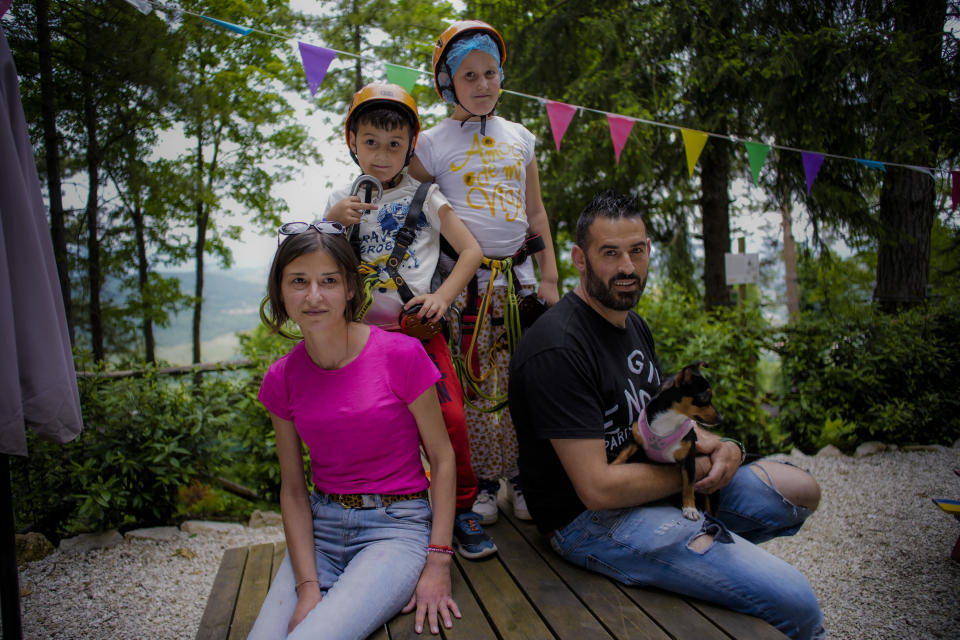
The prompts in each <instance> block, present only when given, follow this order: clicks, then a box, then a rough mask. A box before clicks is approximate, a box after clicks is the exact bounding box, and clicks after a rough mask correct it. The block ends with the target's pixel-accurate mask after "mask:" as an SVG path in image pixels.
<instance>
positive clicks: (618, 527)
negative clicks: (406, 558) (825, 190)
mask: <svg viewBox="0 0 960 640" xmlns="http://www.w3.org/2000/svg"><path fill="white" fill-rule="evenodd" d="M571 258H572V260H573V264H574V266H575V267H576V268H577V270H578V271H579V272H580V283H579V285H578V286H577V287H576V289H575V290H574V291H573V292H571V293H568V294H567V295H566V296H564V297H563V299H561V300H560V302H559V303H558V304H557V305H555V306H554V307H553V308H551V309H550V310H549V311H547V313H545V314H544V315H543V316H541V318H540V319H539V320H537V322H536V324H535V325H534V326H533V327H531V328H530V329H528V330H527V331H526V332H525V334H524V336H523V339H522V340H521V342H520V346H519V348H518V350H517V352H516V353H515V354H514V356H513V359H512V361H511V366H510V386H509V400H510V412H511V414H512V417H513V422H514V425H515V427H516V430H517V438H518V442H519V448H520V457H519V467H520V485H521V488H522V490H523V493H524V496H525V497H526V501H527V507H528V508H529V510H530V515H531V516H532V517H533V520H534V521H535V523H536V525H537V528H538V529H539V530H540V532H541V533H543V534H545V535H547V536H548V537H549V539H550V544H551V546H552V547H553V549H554V550H555V551H556V552H557V553H559V554H560V555H561V556H563V557H564V558H566V559H567V560H569V561H570V562H573V563H574V564H578V565H580V566H583V567H585V568H588V569H591V570H594V571H598V572H601V573H604V574H606V575H609V576H611V577H613V578H615V579H617V580H620V581H621V582H624V583H626V584H639V585H655V586H658V587H660V588H664V589H669V590H672V591H677V592H679V593H684V594H686V595H690V596H694V597H698V598H702V599H705V600H709V601H712V602H716V603H718V604H721V605H724V606H727V607H729V608H731V609H734V610H737V611H742V612H745V613H749V614H752V615H756V616H760V617H762V618H764V619H765V620H767V621H768V622H770V623H771V624H773V625H774V626H776V627H777V628H779V629H780V630H781V631H783V632H784V633H786V634H787V635H788V636H790V637H792V638H817V637H822V635H823V633H824V631H823V626H822V623H823V616H822V614H821V612H820V607H819V605H818V604H817V600H816V597H815V596H814V594H813V591H812V589H811V588H810V585H809V583H808V582H807V580H806V578H804V576H803V575H802V574H801V573H800V572H799V571H797V570H796V569H795V568H793V567H791V566H790V565H789V564H787V563H785V562H783V561H782V560H779V559H778V558H776V557H774V556H772V555H769V554H767V553H766V552H764V551H762V550H760V549H759V547H757V546H756V543H759V542H763V541H765V540H768V539H770V538H772V537H774V536H780V535H792V534H793V533H795V532H796V531H797V530H799V529H800V527H801V526H802V524H803V522H804V520H805V519H806V518H807V517H808V516H809V515H810V513H812V511H813V510H814V509H815V508H816V506H817V504H818V502H819V498H820V491H819V486H818V485H817V483H816V481H815V480H814V479H813V478H812V477H811V476H810V475H809V474H807V473H806V472H804V471H802V470H800V469H797V468H796V467H793V466H791V465H788V464H785V463H781V462H776V461H773V460H760V461H758V462H755V463H752V464H750V465H747V466H743V467H741V466H740V465H741V462H742V450H741V448H740V446H739V445H738V444H737V443H736V442H731V441H722V440H721V439H720V437H719V436H717V435H716V434H713V433H710V432H707V431H704V430H702V429H700V428H699V427H696V428H697V437H698V440H697V454H698V455H697V483H696V485H695V488H696V489H697V491H699V492H701V493H710V494H714V501H715V503H716V504H717V505H718V506H717V509H718V511H717V517H716V518H713V517H711V516H709V515H707V514H704V516H703V517H702V518H701V519H700V520H698V521H692V520H688V519H686V518H684V517H683V516H682V515H681V512H680V509H679V505H678V504H674V503H673V502H672V501H670V500H669V498H670V497H671V496H674V495H675V494H677V493H678V492H679V491H680V473H679V471H678V467H677V466H676V465H667V464H653V463H648V462H643V461H641V462H628V463H626V464H619V465H611V464H609V462H610V461H611V460H612V459H613V458H614V457H615V456H616V453H617V452H618V450H619V449H620V448H621V446H622V445H623V444H624V443H625V442H626V441H627V440H628V439H630V438H631V437H632V436H631V433H630V429H631V425H632V424H633V423H634V422H635V421H636V420H637V417H638V415H639V413H640V411H641V410H642V409H643V407H644V406H645V405H646V403H647V401H648V400H649V399H650V397H651V396H652V395H653V394H654V393H656V392H657V390H658V389H659V388H660V384H661V380H662V378H663V376H662V373H661V371H660V366H659V363H658V361H657V356H656V351H655V348H654V341H653V335H652V334H651V331H650V328H649V327H648V326H647V324H646V322H644V320H643V319H642V318H641V317H640V316H639V315H637V313H636V312H634V311H633V308H634V307H635V306H636V305H637V302H638V301H639V300H640V296H641V295H642V294H643V290H644V287H645V285H646V280H647V270H648V267H649V260H650V240H649V239H648V238H647V233H646V227H645V225H644V222H643V219H642V217H641V212H640V211H639V207H638V205H637V203H636V201H635V200H633V199H632V198H627V197H623V196H618V195H616V194H612V193H607V194H602V195H601V196H597V197H596V198H594V200H593V201H592V202H591V203H590V204H589V205H588V206H587V207H586V209H584V211H583V212H582V213H581V215H580V219H579V220H578V222H577V241H576V244H575V245H574V247H573V250H572V252H571Z"/></svg>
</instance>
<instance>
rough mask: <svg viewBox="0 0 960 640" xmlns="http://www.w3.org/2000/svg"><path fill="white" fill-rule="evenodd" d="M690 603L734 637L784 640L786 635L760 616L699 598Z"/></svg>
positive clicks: (752, 639) (751, 639) (757, 639)
mask: <svg viewBox="0 0 960 640" xmlns="http://www.w3.org/2000/svg"><path fill="white" fill-rule="evenodd" d="M690 604H691V605H693V606H694V607H695V608H696V609H697V610H699V611H700V613H702V614H703V615H704V616H706V617H707V618H709V619H710V620H711V621H712V622H713V623H714V624H715V625H717V626H718V627H720V628H721V629H723V630H724V631H725V632H727V633H728V634H730V635H731V636H732V637H734V638H750V640H754V639H756V640H785V638H786V637H787V636H785V635H784V634H783V633H781V632H780V630H779V629H777V628H776V627H774V626H773V625H771V624H769V623H768V622H766V621H765V620H762V619H760V618H755V617H754V616H749V615H746V614H743V613H737V612H736V611H731V610H730V609H727V608H725V607H720V606H717V605H715V604H711V603H709V602H702V601H700V600H691V601H690Z"/></svg>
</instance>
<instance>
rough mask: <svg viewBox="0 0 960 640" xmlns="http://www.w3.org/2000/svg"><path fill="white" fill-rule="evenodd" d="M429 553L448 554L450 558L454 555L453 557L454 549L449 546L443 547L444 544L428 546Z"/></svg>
mask: <svg viewBox="0 0 960 640" xmlns="http://www.w3.org/2000/svg"><path fill="white" fill-rule="evenodd" d="M427 551H428V552H431V551H432V552H433V553H445V554H447V555H448V556H452V555H453V547H448V546H446V545H442V544H431V545H428V546H427Z"/></svg>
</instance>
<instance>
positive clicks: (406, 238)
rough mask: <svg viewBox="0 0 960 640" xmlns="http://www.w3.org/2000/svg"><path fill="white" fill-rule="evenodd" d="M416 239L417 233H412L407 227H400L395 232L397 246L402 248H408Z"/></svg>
mask: <svg viewBox="0 0 960 640" xmlns="http://www.w3.org/2000/svg"><path fill="white" fill-rule="evenodd" d="M416 239H417V232H416V231H412V230H411V229H409V228H408V227H400V229H398V230H397V240H396V242H397V244H399V245H401V246H403V247H409V246H410V245H411V244H412V243H413V241H414V240H416Z"/></svg>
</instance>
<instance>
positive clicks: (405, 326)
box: [350, 176, 443, 340]
mask: <svg viewBox="0 0 960 640" xmlns="http://www.w3.org/2000/svg"><path fill="white" fill-rule="evenodd" d="M363 178H366V180H361V179H363ZM363 182H372V183H374V184H375V185H376V186H377V187H380V183H379V182H378V181H377V179H376V178H374V177H373V176H360V177H359V178H357V180H356V181H355V182H354V183H353V184H354V186H353V189H352V191H353V195H356V194H357V193H358V191H359V189H360V187H361V186H362V184H363ZM432 184H433V183H432V182H421V183H420V186H419V187H417V191H416V193H415V194H414V196H413V200H411V202H410V206H409V208H408V209H407V215H406V218H405V219H404V221H403V226H401V227H400V229H398V230H397V235H396V237H395V238H394V245H393V250H392V251H391V252H390V255H389V256H388V257H387V262H386V266H385V267H384V268H383V270H378V269H377V268H376V267H375V266H373V265H371V264H370V263H367V262H364V261H363V260H360V276H361V278H363V302H362V303H361V305H360V309H359V310H358V312H357V316H356V320H358V321H360V320H363V318H364V317H365V316H366V314H367V311H368V310H369V309H370V305H371V304H372V303H373V289H374V288H375V287H377V286H380V285H382V284H384V283H386V282H387V281H393V284H394V286H395V287H396V289H397V295H399V296H400V300H401V301H402V302H403V304H407V303H408V302H409V301H410V300H412V299H413V297H414V295H413V291H411V290H410V287H409V286H408V285H407V282H406V280H405V279H404V277H403V276H402V275H401V274H400V265H401V264H403V261H404V260H405V259H406V258H407V255H408V254H407V249H409V247H410V245H411V244H412V243H413V241H414V240H415V239H416V237H417V223H418V222H419V220H420V215H421V212H422V210H423V203H424V201H425V200H426V198H427V192H428V191H429V190H430V187H431V185H432ZM369 191H370V190H369V188H368V193H369ZM382 194H383V190H382V187H380V190H379V195H378V196H377V198H378V199H379V198H380V197H382ZM350 244H351V245H352V246H353V247H354V251H355V252H356V254H357V258H358V259H359V258H360V244H361V242H360V229H359V225H354V226H353V229H352V230H351V234H350ZM421 308H422V305H419V304H417V305H414V306H412V307H410V308H409V309H404V310H403V311H401V312H400V317H399V318H398V319H397V322H398V324H399V325H400V330H401V331H402V332H403V333H405V334H407V335H409V336H413V337H415V338H419V339H420V340H429V339H430V338H432V337H433V336H435V335H437V334H438V333H440V332H441V331H442V330H443V324H442V321H433V320H428V319H426V318H418V317H417V313H419V311H420V309H421Z"/></svg>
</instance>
